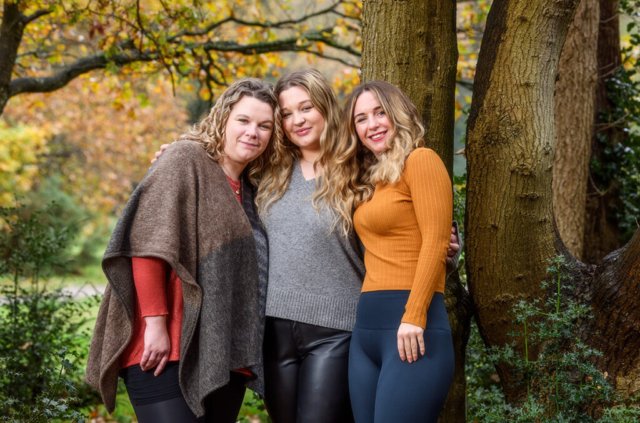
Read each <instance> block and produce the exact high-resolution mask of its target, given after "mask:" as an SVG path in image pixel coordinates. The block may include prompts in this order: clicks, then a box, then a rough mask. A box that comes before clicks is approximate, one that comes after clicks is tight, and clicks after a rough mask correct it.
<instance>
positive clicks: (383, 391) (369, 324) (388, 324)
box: [349, 291, 454, 423]
mask: <svg viewBox="0 0 640 423" xmlns="http://www.w3.org/2000/svg"><path fill="white" fill-rule="evenodd" d="M408 296H409V291H373V292H365V293H363V294H362V295H361V297H360V302H359V303H358V314H357V318H356V325H355V328H354V330H353V335H352V336H351V346H350V350H349V393H350V396H351V406H352V408H353V415H354V417H355V421H356V423H388V422H415V423H431V422H436V421H437V419H438V414H439V413H440V409H441V408H442V405H443V404H444V401H445V399H446V398H447V393H448V392H449V386H450V385H451V381H452V379H453V371H454V355H453V340H452V338H451V329H450V327H449V319H448V317H447V309H446V307H445V305H444V297H443V295H442V294H440V293H436V294H434V296H433V299H432V300H431V305H430V307H429V311H428V313H427V329H426V331H425V332H424V342H425V348H426V354H425V355H424V356H422V357H420V358H419V359H418V361H415V362H413V363H409V362H406V361H404V362H403V361H401V360H400V355H399V354H398V342H397V332H398V326H399V325H400V319H401V318H402V315H403V314H404V306H405V304H406V302H407V298H408Z"/></svg>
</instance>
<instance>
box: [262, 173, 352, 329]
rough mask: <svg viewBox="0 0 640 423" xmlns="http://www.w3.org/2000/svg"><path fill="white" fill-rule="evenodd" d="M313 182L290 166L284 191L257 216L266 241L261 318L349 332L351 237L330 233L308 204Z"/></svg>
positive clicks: (324, 215)
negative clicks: (263, 312) (264, 307)
mask: <svg viewBox="0 0 640 423" xmlns="http://www.w3.org/2000/svg"><path fill="white" fill-rule="evenodd" d="M314 189H315V180H309V181H307V180H305V179H304V177H303V176H302V171H301V169H300V163H298V162H296V163H295V164H294V170H293V174H292V176H291V182H290V183H289V187H288V188H287V190H286V192H285V193H284V195H283V196H282V198H281V199H279V200H278V201H277V202H275V203H274V204H273V205H272V206H271V207H270V208H269V210H268V212H267V214H266V215H265V216H262V217H263V223H264V225H265V228H266V231H267V236H268V239H269V279H268V280H269V284H268V288H267V311H266V313H267V316H271V317H278V318H281V319H289V320H294V321H298V322H303V323H308V324H313V325H317V326H324V327H328V328H333V329H339V330H346V331H351V330H352V329H353V325H354V323H355V317H356V306H357V303H358V297H359V296H360V288H361V287H362V279H363V278H364V264H363V262H362V252H361V250H360V247H359V243H358V242H357V240H356V238H355V236H353V237H351V238H350V239H346V238H345V237H343V236H342V235H341V234H339V233H338V231H333V232H330V230H329V229H330V223H331V218H330V214H329V213H330V212H329V211H327V210H321V212H320V213H318V212H317V211H316V210H315V209H314V208H313V206H312V205H311V197H312V195H313V192H314Z"/></svg>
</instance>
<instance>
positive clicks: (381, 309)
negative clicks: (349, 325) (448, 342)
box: [355, 290, 450, 330]
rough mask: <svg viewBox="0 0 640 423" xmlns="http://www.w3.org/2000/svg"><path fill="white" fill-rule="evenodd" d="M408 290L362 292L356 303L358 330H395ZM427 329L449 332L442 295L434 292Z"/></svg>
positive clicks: (429, 308) (403, 309)
mask: <svg viewBox="0 0 640 423" xmlns="http://www.w3.org/2000/svg"><path fill="white" fill-rule="evenodd" d="M410 293H411V291H410V290H380V291H369V292H363V293H362V295H361V296H360V301H359V302H358V309H357V314H356V325H355V327H356V328H358V329H394V330H397V329H398V326H400V323H401V321H402V316H403V315H404V313H405V306H406V304H407V300H408V299H409V295H410ZM426 323H427V329H429V330H431V329H433V330H450V327H449V320H448V317H447V309H446V306H445V303H444V294H443V293H442V292H435V293H434V294H433V297H432V298H431V301H430V302H429V305H428V310H427V322H426Z"/></svg>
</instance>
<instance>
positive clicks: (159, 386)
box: [120, 362, 246, 423]
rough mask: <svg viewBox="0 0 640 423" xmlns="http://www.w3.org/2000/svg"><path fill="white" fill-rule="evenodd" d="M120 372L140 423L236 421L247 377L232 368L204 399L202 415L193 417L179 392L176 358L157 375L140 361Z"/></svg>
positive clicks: (227, 422) (231, 422)
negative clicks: (227, 380) (140, 363)
mask: <svg viewBox="0 0 640 423" xmlns="http://www.w3.org/2000/svg"><path fill="white" fill-rule="evenodd" d="M120 374H121V376H122V378H123V379H124V383H125V386H126V387H127V393H128V394H129V399H130V400H131V404H132V405H133V410H134V411H135V413H136V417H137V418H138V421H139V422H140V423H174V422H180V423H183V422H184V423H209V422H211V423H235V421H236V419H237V417H238V412H239V411H240V407H241V406H242V400H243V398H244V391H245V386H244V384H245V381H246V378H245V377H244V376H242V375H240V374H237V373H234V372H231V376H230V377H231V379H230V380H229V383H228V384H226V385H225V386H223V387H221V388H219V389H217V390H215V391H214V392H213V393H211V394H210V395H209V396H208V397H207V398H206V399H205V410H206V411H205V415H204V416H203V417H200V418H196V416H195V415H194V414H193V412H192V411H191V409H190V408H189V406H188V405H187V403H186V401H185V400H184V397H183V396H182V391H181V390H180V385H179V384H178V363H177V362H172V363H169V364H167V367H166V368H165V369H164V371H163V372H162V373H161V374H160V375H159V376H157V377H156V376H154V375H153V371H149V372H143V371H142V370H141V369H140V366H139V365H135V366H131V367H127V368H125V369H122V371H121V373H120Z"/></svg>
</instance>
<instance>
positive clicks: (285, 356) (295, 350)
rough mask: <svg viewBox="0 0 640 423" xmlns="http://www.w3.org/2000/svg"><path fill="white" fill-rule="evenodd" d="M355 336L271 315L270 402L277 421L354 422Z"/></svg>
mask: <svg viewBox="0 0 640 423" xmlns="http://www.w3.org/2000/svg"><path fill="white" fill-rule="evenodd" d="M350 338H351V333H350V332H345V331H341V330H337V329H330V328H326V327H322V326H315V325H309V324H305V323H301V322H294V321H291V320H285V319H278V318H273V317H268V318H267V322H266V327H265V345H264V371H265V405H266V407H267V411H268V412H269V416H270V417H271V419H272V420H273V422H274V423H296V422H298V423H329V422H331V423H349V422H353V416H352V414H351V405H350V403H349V389H348V381H347V366H348V359H349V340H350Z"/></svg>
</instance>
